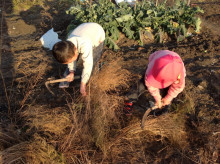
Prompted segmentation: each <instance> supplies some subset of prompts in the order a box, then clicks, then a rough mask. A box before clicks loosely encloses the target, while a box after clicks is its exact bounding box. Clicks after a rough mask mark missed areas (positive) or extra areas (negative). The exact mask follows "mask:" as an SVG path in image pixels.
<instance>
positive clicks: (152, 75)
mask: <svg viewBox="0 0 220 164" xmlns="http://www.w3.org/2000/svg"><path fill="white" fill-rule="evenodd" d="M185 76H186V70H185V67H184V63H183V61H182V59H181V58H180V56H179V55H178V54H177V53H175V52H173V51H169V50H160V51H156V52H154V53H153V54H151V55H150V57H149V64H148V67H147V70H146V72H145V79H144V80H145V85H146V86H147V88H148V91H149V92H150V94H151V95H152V96H153V97H154V99H155V102H156V103H155V105H156V106H157V107H158V108H162V107H163V106H166V105H170V104H171V102H172V100H173V99H174V98H175V97H177V95H178V94H179V93H181V92H182V91H183V89H184V87H185ZM164 88H168V92H167V94H166V95H165V97H162V96H161V94H160V89H164Z"/></svg>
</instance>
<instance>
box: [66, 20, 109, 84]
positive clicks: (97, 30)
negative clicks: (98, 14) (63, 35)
mask: <svg viewBox="0 0 220 164" xmlns="http://www.w3.org/2000/svg"><path fill="white" fill-rule="evenodd" d="M67 40H68V41H71V42H72V43H73V44H74V45H75V46H76V48H77V50H78V53H80V54H82V61H83V67H84V68H83V71H82V80H81V81H82V82H83V83H84V84H86V83H87V82H88V80H89V78H90V76H91V73H92V69H93V47H97V46H99V44H100V43H103V42H104V40H105V31H104V30H103V28H102V27H101V26H100V25H99V24H97V23H83V24H81V25H79V26H78V27H77V28H76V29H74V30H73V31H72V32H71V33H70V35H69V36H68V38H67ZM68 68H69V70H70V71H72V70H74V71H75V70H76V61H75V62H72V63H69V64H68Z"/></svg>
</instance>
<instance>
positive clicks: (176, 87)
mask: <svg viewBox="0 0 220 164" xmlns="http://www.w3.org/2000/svg"><path fill="white" fill-rule="evenodd" d="M168 54H169V55H172V56H177V57H179V58H180V56H179V55H178V54H177V53H175V52H172V51H169V50H160V51H156V52H154V53H153V54H151V55H150V57H149V64H148V68H147V70H146V73H145V85H146V86H147V88H148V90H149V92H150V93H151V95H152V96H153V97H154V99H155V100H156V102H158V101H161V98H162V97H161V95H160V90H159V88H155V87H153V86H151V85H150V84H149V83H148V82H147V75H148V73H149V72H150V70H151V69H152V68H153V66H154V62H155V60H156V59H159V58H161V57H163V56H165V55H168ZM183 65H184V64H183ZM183 69H184V70H183V74H184V75H181V83H180V82H179V81H178V80H177V81H175V82H173V84H171V85H170V87H169V90H168V93H167V95H166V96H165V97H164V99H165V100H166V101H169V102H171V101H172V100H173V98H175V97H176V96H177V95H178V94H179V93H180V92H182V91H183V89H184V87H185V76H186V70H185V67H183Z"/></svg>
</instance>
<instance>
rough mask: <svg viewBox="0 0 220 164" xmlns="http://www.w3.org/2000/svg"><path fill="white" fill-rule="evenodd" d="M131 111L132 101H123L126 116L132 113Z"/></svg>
mask: <svg viewBox="0 0 220 164" xmlns="http://www.w3.org/2000/svg"><path fill="white" fill-rule="evenodd" d="M132 112H133V102H125V106H124V113H125V114H126V115H127V116H130V115H132Z"/></svg>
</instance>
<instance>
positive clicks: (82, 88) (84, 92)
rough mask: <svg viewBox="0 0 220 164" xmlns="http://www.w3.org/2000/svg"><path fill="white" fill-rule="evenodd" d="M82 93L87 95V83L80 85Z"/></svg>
mask: <svg viewBox="0 0 220 164" xmlns="http://www.w3.org/2000/svg"><path fill="white" fill-rule="evenodd" d="M80 93H81V94H82V96H86V95H87V93H86V84H84V83H81V85H80Z"/></svg>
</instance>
